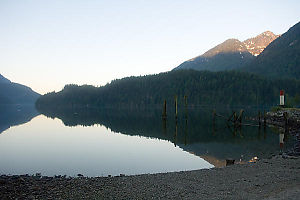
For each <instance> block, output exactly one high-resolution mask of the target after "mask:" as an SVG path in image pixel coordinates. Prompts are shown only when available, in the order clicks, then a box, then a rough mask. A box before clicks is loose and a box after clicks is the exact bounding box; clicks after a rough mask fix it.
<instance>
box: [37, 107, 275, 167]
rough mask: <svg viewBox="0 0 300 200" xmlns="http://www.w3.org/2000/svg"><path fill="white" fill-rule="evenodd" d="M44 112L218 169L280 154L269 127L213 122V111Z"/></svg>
mask: <svg viewBox="0 0 300 200" xmlns="http://www.w3.org/2000/svg"><path fill="white" fill-rule="evenodd" d="M40 112H41V113H43V114H44V115H46V116H48V117H51V118H54V117H57V118H59V119H61V120H62V121H63V123H64V124H65V125H66V126H76V125H82V126H92V125H96V124H101V125H104V126H106V127H107V128H110V129H111V130H112V131H114V132H120V133H122V134H126V135H139V136H145V137H151V138H157V139H163V140H169V141H171V142H173V143H174V145H175V146H179V147H180V148H182V149H183V150H185V151H188V152H190V153H192V154H195V155H198V156H200V157H202V158H204V159H205V158H206V159H208V160H207V161H208V162H211V163H212V164H213V163H218V164H216V165H218V166H220V163H223V164H224V163H226V162H225V161H226V159H228V158H232V159H234V160H236V161H240V162H243V161H244V162H245V161H249V160H250V159H251V158H253V157H258V158H265V157H269V156H271V155H272V154H275V153H276V152H278V151H279V148H278V133H276V132H274V131H273V130H271V129H269V128H268V127H264V128H263V130H262V128H260V126H259V128H258V127H257V126H241V125H239V124H237V123H236V124H235V123H233V124H232V123H231V122H230V123H228V121H227V120H224V119H219V118H215V119H214V120H213V118H214V114H213V116H212V113H213V109H212V108H198V109H191V108H187V107H183V108H178V110H177V109H174V110H173V109H172V110H165V109H163V115H162V110H161V109H143V110H129V109H86V108H77V109H59V110H55V109H53V108H52V109H49V110H45V109H44V110H40ZM176 112H177V114H176ZM220 112H221V111H220V110H218V113H220ZM167 113H168V115H167ZM222 114H223V115H224V116H230V115H231V114H232V109H231V108H225V109H224V110H222ZM251 114H253V115H257V110H254V111H251V110H243V111H242V112H240V113H239V114H238V115H236V117H235V121H238V122H241V121H240V120H242V116H243V115H251ZM243 120H245V119H243ZM243 123H245V124H247V123H248V122H247V121H243ZM262 132H263V137H261V135H262ZM209 160H210V161H209ZM216 165H215V166H216Z"/></svg>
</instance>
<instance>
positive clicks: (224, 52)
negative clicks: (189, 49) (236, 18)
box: [175, 31, 278, 71]
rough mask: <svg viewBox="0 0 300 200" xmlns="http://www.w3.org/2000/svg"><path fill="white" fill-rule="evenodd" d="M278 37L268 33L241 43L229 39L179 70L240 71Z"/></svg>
mask: <svg viewBox="0 0 300 200" xmlns="http://www.w3.org/2000/svg"><path fill="white" fill-rule="evenodd" d="M277 37H278V36H277V35H275V34H274V33H272V32H270V31H266V32H264V33H262V34H260V35H258V36H256V37H254V38H250V39H247V40H245V41H244V42H241V41H239V40H237V39H229V40H226V41H225V42H223V43H221V44H219V45H217V46H216V47H214V48H212V49H210V50H209V51H207V52H205V53H204V54H202V55H201V56H198V57H195V58H193V59H190V60H188V61H185V62H184V63H182V64H180V65H179V66H178V67H176V68H175V70H177V69H195V70H199V71H201V70H209V71H224V70H232V69H239V68H241V67H243V66H245V65H247V64H249V63H250V62H251V61H252V60H254V58H255V56H257V55H259V54H260V53H261V52H262V51H263V49H264V48H265V47H266V46H268V45H269V43H270V42H272V41H273V40H274V39H276V38H277Z"/></svg>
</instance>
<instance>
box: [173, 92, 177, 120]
mask: <svg viewBox="0 0 300 200" xmlns="http://www.w3.org/2000/svg"><path fill="white" fill-rule="evenodd" d="M174 100H175V119H176V121H177V118H178V109H177V95H175V97H174Z"/></svg>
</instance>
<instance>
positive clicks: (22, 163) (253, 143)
mask: <svg viewBox="0 0 300 200" xmlns="http://www.w3.org/2000/svg"><path fill="white" fill-rule="evenodd" d="M29 110H30V109H29ZM0 111H1V109H0ZM13 111H14V114H12V112H10V113H9V112H8V111H7V110H6V111H5V112H4V111H3V109H2V115H1V116H2V118H1V123H0V128H1V131H2V132H1V134H0V158H1V165H0V174H35V173H41V174H42V175H48V176H53V175H57V174H60V175H68V176H76V175H77V174H78V173H80V174H84V175H85V176H107V175H119V174H126V175H133V174H143V173H158V172H171V171H182V170H193V169H202V168H211V167H214V166H223V165H224V162H225V161H224V160H225V159H226V158H234V159H236V160H242V161H247V160H249V159H251V158H252V157H254V156H258V157H266V156H270V155H271V154H274V153H277V152H279V151H280V150H281V149H280V148H279V137H278V133H276V131H275V130H270V129H268V130H258V128H257V127H252V128H251V127H248V128H243V130H239V131H237V132H235V131H232V130H230V127H226V126H225V125H224V124H223V121H222V120H218V121H217V122H216V127H214V128H212V123H211V115H210V111H207V112H206V111H202V112H198V111H197V112H189V114H188V115H185V117H184V116H179V120H178V122H177V123H176V122H175V120H174V119H173V118H172V119H167V120H166V121H163V120H162V119H161V112H160V110H158V111H151V112H133V111H129V112H128V111H124V110H121V111H114V112H111V111H103V110H76V111H74V110H72V111H70V110H65V111H60V112H45V113H44V114H45V115H47V116H50V117H52V118H49V117H46V116H45V115H39V114H38V113H36V112H33V111H30V112H27V114H26V109H25V108H21V109H20V108H17V111H16V110H15V109H13ZM20 113H23V114H22V116H21V117H20V116H17V115H20ZM5 116H7V117H5ZM187 116H188V117H187ZM10 118H11V119H10ZM170 118H171V117H170ZM14 119H18V122H17V123H16V122H15V121H14Z"/></svg>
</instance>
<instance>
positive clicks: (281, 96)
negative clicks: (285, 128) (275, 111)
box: [279, 90, 284, 106]
mask: <svg viewBox="0 0 300 200" xmlns="http://www.w3.org/2000/svg"><path fill="white" fill-rule="evenodd" d="M279 105H280V106H284V91H283V90H280V98H279Z"/></svg>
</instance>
